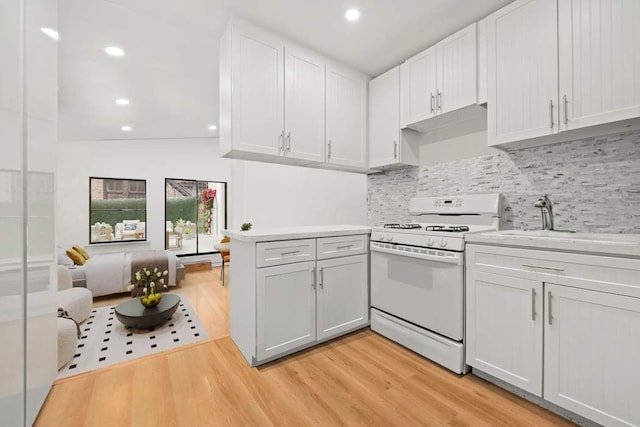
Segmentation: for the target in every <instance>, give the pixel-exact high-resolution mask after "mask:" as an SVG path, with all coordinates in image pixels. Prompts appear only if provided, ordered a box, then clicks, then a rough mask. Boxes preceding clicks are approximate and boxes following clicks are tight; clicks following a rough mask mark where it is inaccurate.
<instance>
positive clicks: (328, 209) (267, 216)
mask: <svg viewBox="0 0 640 427" xmlns="http://www.w3.org/2000/svg"><path fill="white" fill-rule="evenodd" d="M229 195H230V199H229V200H230V203H231V209H232V213H231V216H230V221H229V225H230V228H232V229H237V230H239V229H240V225H241V224H242V223H243V222H250V223H252V224H253V227H254V228H262V227H275V226H285V225H286V226H295V225H325V224H326V225H333V224H356V225H360V224H366V223H367V200H366V197H367V176H366V175H364V174H356V173H348V172H338V171H331V170H322V169H312V168H307V167H299V166H285V165H276V164H270V163H260V162H248V161H243V160H234V161H233V167H232V184H231V186H230V187H229Z"/></svg>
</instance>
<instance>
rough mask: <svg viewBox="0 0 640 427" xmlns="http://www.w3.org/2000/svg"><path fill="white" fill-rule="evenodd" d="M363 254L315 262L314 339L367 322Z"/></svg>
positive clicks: (365, 278) (367, 305) (341, 331)
mask: <svg viewBox="0 0 640 427" xmlns="http://www.w3.org/2000/svg"><path fill="white" fill-rule="evenodd" d="M367 271H368V265H367V256H366V255H355V256H349V257H343V258H335V259H329V260H324V261H318V317H317V321H318V339H319V340H321V339H324V338H329V337H333V336H337V335H340V334H341V333H344V332H346V331H348V330H350V329H353V328H355V327H357V326H363V325H366V324H367V322H369V287H368V283H369V281H368V273H367Z"/></svg>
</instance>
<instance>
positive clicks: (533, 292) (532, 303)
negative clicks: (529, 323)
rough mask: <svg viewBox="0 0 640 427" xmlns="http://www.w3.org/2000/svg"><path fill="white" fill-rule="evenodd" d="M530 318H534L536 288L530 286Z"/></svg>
mask: <svg viewBox="0 0 640 427" xmlns="http://www.w3.org/2000/svg"><path fill="white" fill-rule="evenodd" d="M531 320H534V321H535V320H536V288H531Z"/></svg>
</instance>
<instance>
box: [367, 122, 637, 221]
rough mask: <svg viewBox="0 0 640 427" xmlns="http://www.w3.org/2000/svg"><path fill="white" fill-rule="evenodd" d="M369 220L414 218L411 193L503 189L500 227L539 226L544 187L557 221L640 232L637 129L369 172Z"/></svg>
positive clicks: (469, 191)
mask: <svg viewBox="0 0 640 427" xmlns="http://www.w3.org/2000/svg"><path fill="white" fill-rule="evenodd" d="M368 192H369V209H368V220H369V224H370V225H381V224H384V223H388V222H409V221H410V216H409V213H408V205H409V199H410V198H411V197H416V196H418V197H420V196H441V195H455V194H475V193H502V195H503V205H504V209H503V210H504V212H503V228H505V229H511V228H515V229H519V228H525V229H529V228H540V226H541V219H540V210H539V209H538V208H535V207H534V206H533V204H534V202H535V200H536V199H537V198H538V197H540V196H541V195H542V194H548V195H549V198H550V199H551V201H552V202H553V211H554V217H555V228H556V229H566V230H574V231H579V232H596V233H640V131H633V132H628V133H623V134H613V135H606V136H602V137H595V138H586V139H582V140H577V141H572V142H564V143H559V144H554V145H546V146H542V147H534V148H528V149H523V150H517V151H512V152H496V154H492V155H487V156H480V157H474V158H470V159H464V160H457V161H452V162H446V163H439V164H436V165H432V166H421V167H415V166H407V167H403V168H399V169H393V170H388V171H385V172H383V173H379V174H373V175H369V177H368Z"/></svg>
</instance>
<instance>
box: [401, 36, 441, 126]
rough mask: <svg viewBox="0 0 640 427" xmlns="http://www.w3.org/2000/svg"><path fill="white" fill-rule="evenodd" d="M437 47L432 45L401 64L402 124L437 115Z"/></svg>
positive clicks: (407, 124)
mask: <svg viewBox="0 0 640 427" xmlns="http://www.w3.org/2000/svg"><path fill="white" fill-rule="evenodd" d="M436 84H437V80H436V48H435V46H434V47H431V48H429V49H427V50H425V51H424V52H421V53H419V54H418V55H416V56H414V57H413V58H409V59H407V60H406V61H405V62H404V63H403V64H402V65H400V124H401V125H402V127H403V128H404V127H408V126H409V125H411V124H412V123H415V122H419V121H421V120H425V119H428V118H431V117H433V116H435V115H436V95H437V87H436Z"/></svg>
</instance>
